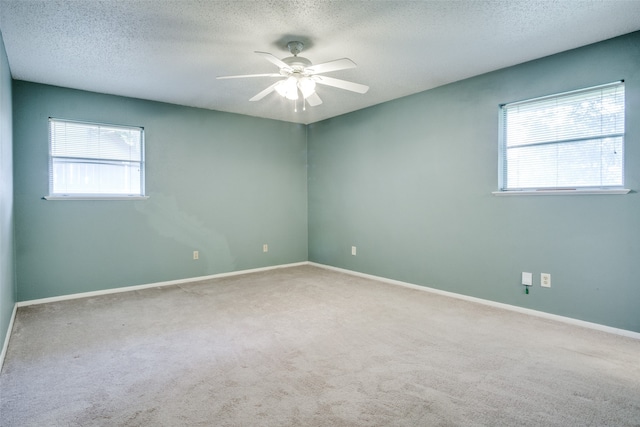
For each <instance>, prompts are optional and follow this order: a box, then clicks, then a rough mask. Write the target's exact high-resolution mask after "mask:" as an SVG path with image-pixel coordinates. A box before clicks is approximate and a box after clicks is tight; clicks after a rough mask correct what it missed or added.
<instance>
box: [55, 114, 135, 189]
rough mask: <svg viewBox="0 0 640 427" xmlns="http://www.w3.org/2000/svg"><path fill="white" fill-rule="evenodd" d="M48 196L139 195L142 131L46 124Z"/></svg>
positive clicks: (87, 124)
mask: <svg viewBox="0 0 640 427" xmlns="http://www.w3.org/2000/svg"><path fill="white" fill-rule="evenodd" d="M49 126H50V129H49V138H50V154H51V156H50V157H51V164H50V173H49V188H50V194H51V195H66V194H73V195H143V193H144V190H143V182H144V181H143V173H144V170H143V168H144V143H143V129H142V128H138V127H121V126H111V125H101V124H93V123H79V122H71V121H65V120H56V119H50V120H49Z"/></svg>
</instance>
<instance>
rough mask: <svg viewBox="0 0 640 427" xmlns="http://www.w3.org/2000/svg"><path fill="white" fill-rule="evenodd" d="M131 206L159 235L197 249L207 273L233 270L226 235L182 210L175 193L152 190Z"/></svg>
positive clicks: (233, 263)
mask: <svg viewBox="0 0 640 427" xmlns="http://www.w3.org/2000/svg"><path fill="white" fill-rule="evenodd" d="M135 209H136V211H138V212H140V213H142V214H143V215H145V216H146V217H147V218H148V220H149V225H150V226H151V227H152V228H153V229H154V230H155V231H157V232H158V234H160V235H161V236H163V237H168V238H171V239H174V240H175V241H177V242H179V243H182V244H184V245H186V246H187V247H190V248H196V249H198V251H199V252H200V261H201V262H202V261H204V263H205V265H206V272H207V273H218V272H227V271H235V270H236V260H235V259H234V258H233V257H232V256H231V251H230V250H229V242H228V241H227V238H226V237H225V236H224V235H223V234H221V233H219V232H218V231H215V230H211V229H209V228H207V227H206V226H205V225H204V224H203V222H202V221H200V220H199V219H198V218H196V217H194V216H193V215H189V214H188V213H186V212H182V211H181V210H180V209H179V208H178V203H177V202H176V199H175V197H172V196H165V195H163V194H161V193H152V194H150V195H149V199H147V200H145V201H140V202H136V203H135Z"/></svg>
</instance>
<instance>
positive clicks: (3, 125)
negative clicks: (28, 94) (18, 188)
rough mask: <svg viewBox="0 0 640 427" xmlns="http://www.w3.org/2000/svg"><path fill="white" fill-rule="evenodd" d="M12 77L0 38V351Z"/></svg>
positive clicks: (10, 299) (8, 286)
mask: <svg viewBox="0 0 640 427" xmlns="http://www.w3.org/2000/svg"><path fill="white" fill-rule="evenodd" d="M11 117H12V111H11V73H10V70H9V63H8V62H7V53H6V52H5V50H4V41H3V40H2V34H0V350H1V349H2V345H3V343H4V340H5V338H6V336H7V333H8V328H9V323H10V321H11V313H12V312H13V306H14V305H15V303H16V298H17V297H16V278H15V267H14V266H15V259H14V240H13V154H12V152H13V150H12V142H13V136H12V119H11Z"/></svg>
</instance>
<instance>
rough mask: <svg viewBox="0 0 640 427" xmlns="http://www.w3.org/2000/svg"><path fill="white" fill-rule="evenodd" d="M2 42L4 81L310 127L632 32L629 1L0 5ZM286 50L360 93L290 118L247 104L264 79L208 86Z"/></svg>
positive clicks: (634, 6)
mask: <svg viewBox="0 0 640 427" xmlns="http://www.w3.org/2000/svg"><path fill="white" fill-rule="evenodd" d="M0 30H1V31H2V35H3V38H4V43H5V47H6V50H7V55H8V58H9V66H10V69H11V73H12V76H13V78H14V79H18V80H27V81H32V82H38V83H46V84H51V85H56V86H64V87H70V88H77V89H84V90H89V91H95V92H102V93H108V94H116V95H124V96H129V97H136V98H142V99H149V100H156V101H163V102H169V103H174V104H180V105H187V106H193V107H202V108H208V109H213V110H220V111H228V112H234V113H240V114H246V115H250V116H257V117H265V118H271V119H277V120H284V121H289V122H296V123H305V124H307V123H313V122H316V121H319V120H323V119H327V118H330V117H334V116H337V115H340V114H344V113H347V112H350V111H354V110H358V109H361V108H365V107H368V106H371V105H375V104H379V103H381V102H385V101H389V100H391V99H395V98H399V97H402V96H405V95H409V94H413V93H417V92H421V91H424V90H427V89H430V88H433V87H436V86H440V85H443V84H446V83H450V82H453V81H457V80H461V79H464V78H467V77H471V76H474V75H478V74H482V73H486V72H488V71H492V70H496V69H499V68H503V67H507V66H510V65H514V64H518V63H522V62H525V61H529V60H532V59H536V58H540V57H543V56H547V55H551V54H554V53H557V52H561V51H565V50H568V49H572V48H576V47H579V46H584V45H587V44H590V43H594V42H597V41H601V40H605V39H608V38H611V37H615V36H618V35H622V34H626V33H630V32H633V31H637V30H640V0H633V1H626V0H590V1H586V0H544V1H541V0H463V1H348V0H343V1H322V0H313V1H307V0H297V1H296V0H290V1H283V0H263V1H240V0H231V1H228V0H220V1H211V0H209V1H207V0H128V1H124V0H110V1H109V0H106V1H97V0H84V1H82V0H80V1H68V0H67V1H65V0H42V1H37V0H0ZM291 40H300V41H302V42H304V43H305V50H304V52H303V53H302V54H301V56H304V57H306V58H309V59H310V60H311V61H312V62H313V63H320V62H326V61H330V60H333V59H337V58H343V57H348V58H351V59H352V60H353V61H355V62H356V63H357V64H358V67H357V68H355V69H350V70H343V71H335V72H332V73H330V74H327V75H330V76H332V77H335V78H340V79H345V80H350V81H354V82H358V83H363V84H366V85H368V86H370V87H371V89H370V90H369V92H367V93H366V94H364V95H361V94H357V93H353V92H348V91H344V90H340V89H335V88H332V87H327V86H319V87H318V89H317V92H318V94H319V95H320V97H321V98H322V99H323V101H324V103H323V104H321V105H319V106H317V107H313V108H311V107H307V110H306V111H298V112H297V113H295V112H294V111H293V102H292V101H287V100H285V99H284V98H281V97H279V96H278V95H277V94H276V93H275V92H274V93H272V94H270V95H268V96H267V97H266V98H264V99H263V100H261V101H258V102H249V101H248V100H249V98H251V97H252V96H253V95H255V94H257V93H258V92H260V91H261V90H263V89H264V88H266V87H267V86H269V85H270V84H271V83H273V82H274V80H273V79H272V78H269V77H265V78H254V79H242V80H239V79H234V80H216V78H215V77H216V76H221V75H231V74H253V73H271V72H277V67H275V65H273V64H272V63H270V62H268V61H265V59H264V58H261V57H259V56H258V55H256V54H255V53H253V52H254V51H265V52H270V53H272V54H274V55H275V56H277V57H279V58H283V57H286V56H289V53H288V51H287V50H286V43H287V42H288V41H291Z"/></svg>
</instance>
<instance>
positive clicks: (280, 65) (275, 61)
mask: <svg viewBox="0 0 640 427" xmlns="http://www.w3.org/2000/svg"><path fill="white" fill-rule="evenodd" d="M256 53H257V54H258V55H260V56H262V57H263V58H264V59H266V60H267V61H269V62H271V63H273V64H275V65H277V66H278V68H284V69H286V70H290V69H291V67H289V65H288V64H287V63H286V62H284V61H281V60H280V59H278V58H276V57H275V56H273V55H271V54H270V53H268V52H258V51H256Z"/></svg>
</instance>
